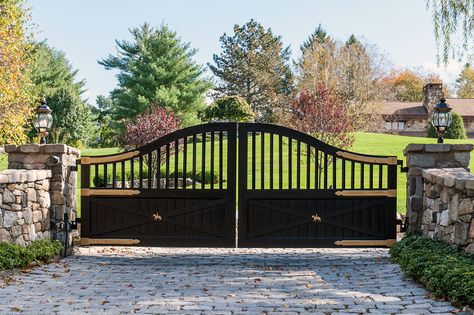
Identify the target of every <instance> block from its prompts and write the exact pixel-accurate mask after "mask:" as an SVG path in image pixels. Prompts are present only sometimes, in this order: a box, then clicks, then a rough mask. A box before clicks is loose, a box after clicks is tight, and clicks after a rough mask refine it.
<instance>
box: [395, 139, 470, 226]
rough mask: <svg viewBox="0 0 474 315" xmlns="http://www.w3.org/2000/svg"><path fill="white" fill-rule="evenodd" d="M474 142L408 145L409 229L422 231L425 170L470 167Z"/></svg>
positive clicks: (406, 152)
mask: <svg viewBox="0 0 474 315" xmlns="http://www.w3.org/2000/svg"><path fill="white" fill-rule="evenodd" d="M473 148H474V145H472V144H444V143H443V144H409V145H408V146H407V147H406V148H405V150H404V151H403V153H404V154H405V156H406V160H407V167H408V173H407V186H406V187H407V188H406V189H407V221H408V231H417V230H418V231H419V230H420V229H421V220H422V216H423V211H424V210H425V208H426V205H424V204H423V190H424V189H423V188H424V187H423V177H422V171H423V169H429V168H457V167H462V168H464V169H466V170H469V161H470V153H471V151H472V150H473Z"/></svg>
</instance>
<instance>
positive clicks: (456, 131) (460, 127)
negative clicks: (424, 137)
mask: <svg viewBox="0 0 474 315" xmlns="http://www.w3.org/2000/svg"><path fill="white" fill-rule="evenodd" d="M452 115H453V122H452V123H451V126H449V128H448V130H447V131H446V133H445V134H444V138H446V139H466V138H467V136H466V129H465V128H464V121H463V119H462V117H461V116H459V115H458V114H456V113H455V112H452ZM428 138H438V134H437V133H436V129H435V128H434V127H433V125H432V124H430V125H429V126H428Z"/></svg>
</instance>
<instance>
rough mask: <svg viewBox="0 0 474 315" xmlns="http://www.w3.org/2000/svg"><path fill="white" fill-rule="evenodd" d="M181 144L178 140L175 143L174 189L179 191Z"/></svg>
mask: <svg viewBox="0 0 474 315" xmlns="http://www.w3.org/2000/svg"><path fill="white" fill-rule="evenodd" d="M178 152H179V143H178V140H175V141H174V189H178V177H179V174H178V168H179V166H178V158H179V153H178Z"/></svg>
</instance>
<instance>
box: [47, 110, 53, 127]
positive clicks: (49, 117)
mask: <svg viewBox="0 0 474 315" xmlns="http://www.w3.org/2000/svg"><path fill="white" fill-rule="evenodd" d="M47 116H48V117H47V120H48V129H51V127H52V126H53V115H51V114H50V113H48V114H47Z"/></svg>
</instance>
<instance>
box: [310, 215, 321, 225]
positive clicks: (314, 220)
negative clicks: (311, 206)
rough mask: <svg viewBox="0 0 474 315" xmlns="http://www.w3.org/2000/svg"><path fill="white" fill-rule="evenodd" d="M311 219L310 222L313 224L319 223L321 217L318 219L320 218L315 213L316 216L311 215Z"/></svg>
mask: <svg viewBox="0 0 474 315" xmlns="http://www.w3.org/2000/svg"><path fill="white" fill-rule="evenodd" d="M311 219H312V220H313V222H315V223H317V222H321V217H320V216H318V214H317V213H316V214H313V215H312V216H311Z"/></svg>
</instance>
